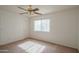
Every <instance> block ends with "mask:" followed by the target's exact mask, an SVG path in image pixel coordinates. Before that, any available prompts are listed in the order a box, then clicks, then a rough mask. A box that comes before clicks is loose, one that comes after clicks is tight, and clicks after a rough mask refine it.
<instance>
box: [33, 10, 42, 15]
mask: <svg viewBox="0 0 79 59" xmlns="http://www.w3.org/2000/svg"><path fill="white" fill-rule="evenodd" d="M34 13H35V14H39V15H42V14H41V13H38V12H35V11H34Z"/></svg>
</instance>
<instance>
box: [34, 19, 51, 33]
mask: <svg viewBox="0 0 79 59" xmlns="http://www.w3.org/2000/svg"><path fill="white" fill-rule="evenodd" d="M49 27H50V22H49V19H44V20H35V21H34V31H43V32H49V31H50V28H49Z"/></svg>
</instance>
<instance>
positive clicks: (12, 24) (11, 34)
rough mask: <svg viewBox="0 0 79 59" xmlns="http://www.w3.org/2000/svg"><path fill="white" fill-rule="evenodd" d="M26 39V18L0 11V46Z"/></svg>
mask: <svg viewBox="0 0 79 59" xmlns="http://www.w3.org/2000/svg"><path fill="white" fill-rule="evenodd" d="M27 37H28V18H26V17H25V16H22V15H19V14H15V13H12V12H8V11H2V10H0V45H3V44H7V43H11V42H14V41H17V40H21V39H24V38H27Z"/></svg>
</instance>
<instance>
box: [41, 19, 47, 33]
mask: <svg viewBox="0 0 79 59" xmlns="http://www.w3.org/2000/svg"><path fill="white" fill-rule="evenodd" d="M41 24H42V25H41V30H42V31H44V32H49V20H48V19H45V20H42V23H41Z"/></svg>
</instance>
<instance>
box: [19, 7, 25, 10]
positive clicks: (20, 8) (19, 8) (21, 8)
mask: <svg viewBox="0 0 79 59" xmlns="http://www.w3.org/2000/svg"><path fill="white" fill-rule="evenodd" d="M18 8H19V9H22V10H24V11H26V9H24V8H22V7H18Z"/></svg>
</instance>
